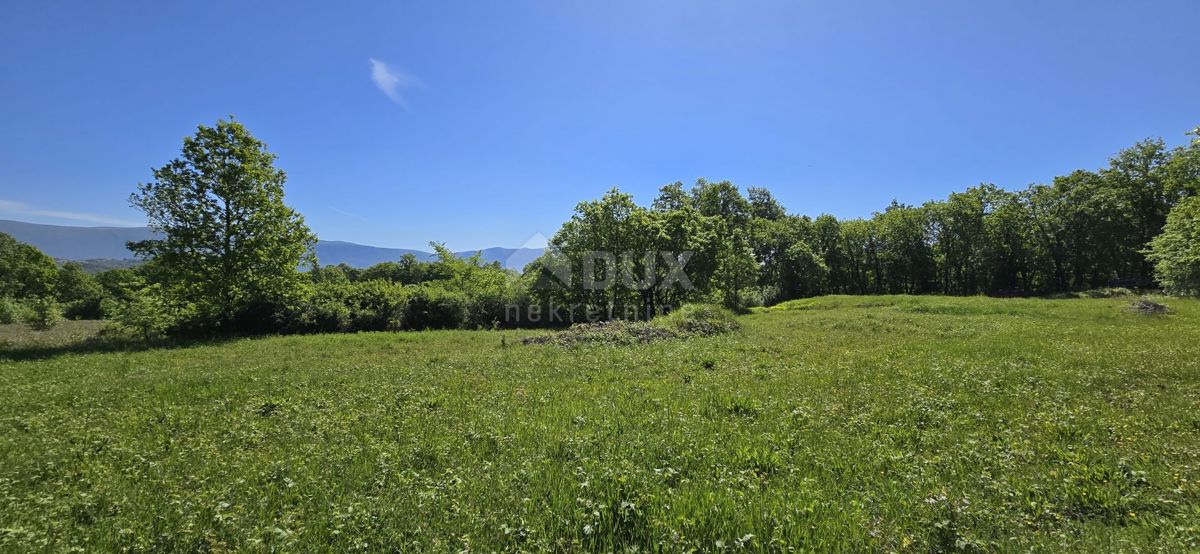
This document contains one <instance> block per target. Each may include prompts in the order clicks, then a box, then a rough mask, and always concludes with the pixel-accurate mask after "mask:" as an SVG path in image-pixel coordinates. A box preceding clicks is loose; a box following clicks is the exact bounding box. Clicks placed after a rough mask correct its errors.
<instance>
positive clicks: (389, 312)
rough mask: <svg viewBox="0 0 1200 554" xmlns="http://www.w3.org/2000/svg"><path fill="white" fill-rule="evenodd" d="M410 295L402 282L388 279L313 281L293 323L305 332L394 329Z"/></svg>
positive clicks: (400, 325)
mask: <svg viewBox="0 0 1200 554" xmlns="http://www.w3.org/2000/svg"><path fill="white" fill-rule="evenodd" d="M410 295H411V293H410V292H409V291H408V290H407V289H406V288H405V287H404V285H401V284H398V283H390V282H388V281H378V280H377V281H363V282H357V283H351V282H321V283H317V284H316V285H315V286H314V288H313V290H312V292H311V293H310V294H309V295H308V297H307V298H306V299H305V300H304V302H303V303H302V305H301V307H300V309H299V315H298V316H297V317H298V319H299V321H298V322H294V323H293V325H298V326H299V327H300V328H299V329H297V330H300V331H308V332H313V331H317V332H335V331H394V330H398V329H401V328H402V327H403V324H404V315H405V314H404V311H405V308H406V306H407V305H408V297H409V296H410Z"/></svg>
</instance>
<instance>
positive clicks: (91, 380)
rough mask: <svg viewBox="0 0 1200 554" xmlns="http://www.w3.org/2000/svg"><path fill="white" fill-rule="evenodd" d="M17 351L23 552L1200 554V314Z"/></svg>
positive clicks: (835, 304) (794, 323)
mask: <svg viewBox="0 0 1200 554" xmlns="http://www.w3.org/2000/svg"><path fill="white" fill-rule="evenodd" d="M1162 301H1163V302H1164V303H1166V304H1167V305H1169V306H1170V308H1171V310H1172V313H1171V314H1170V315H1166V316H1154V315H1144V314H1140V313H1134V312H1131V311H1129V310H1128V309H1127V306H1128V304H1129V302H1130V299H1129V298H1113V299H1070V300H1041V299H988V298H982V297H972V298H951V297H907V296H856V297H848V296H842V297H838V296H834V297H821V298H815V299H807V300H798V301H792V302H787V303H784V304H781V305H779V306H776V307H774V308H771V309H765V310H759V311H756V312H754V313H751V314H748V315H745V316H741V317H739V318H738V319H739V322H740V324H741V328H740V329H739V330H737V331H734V332H731V333H728V334H724V335H719V336H713V337H696V338H688V339H682V340H676V339H673V340H664V341H660V342H653V343H648V344H640V345H632V346H630V345H607V344H590V345H578V346H569V347H564V346H560V345H556V344H529V345H526V344H522V341H521V340H520V339H521V338H524V337H528V336H531V335H536V334H539V333H547V332H550V331H426V332H400V333H360V334H331V335H309V336H281V337H267V338H255V339H240V340H233V341H228V342H221V343H210V344H202V345H192V346H181V347H176V348H160V349H148V350H140V351H99V350H97V351H88V349H87V348H86V346H78V347H72V346H69V345H68V346H53V347H40V348H36V347H32V346H28V345H26V344H24V343H19V342H15V341H10V342H9V343H8V346H7V347H6V349H4V350H0V398H3V402H2V403H0V551H55V552H64V551H80V552H98V551H135V552H141V551H189V552H224V551H234V550H248V551H288V552H314V551H337V552H342V551H355V550H363V551H634V550H636V551H643V552H645V551H669V552H674V551H689V550H691V551H716V550H730V551H738V550H745V551H776V552H784V551H829V550H870V551H923V552H924V551H955V550H961V551H972V550H980V551H995V550H1002V551H1009V550H1020V551H1028V550H1063V549H1065V550H1075V551H1088V552H1094V551H1101V550H1103V551H1109V550H1125V551H1145V550H1164V551H1182V550H1195V549H1197V548H1200V378H1198V377H1200V302H1198V301H1195V300H1179V299H1166V300H1162Z"/></svg>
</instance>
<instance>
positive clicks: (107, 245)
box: [0, 219, 543, 271]
mask: <svg viewBox="0 0 1200 554" xmlns="http://www.w3.org/2000/svg"><path fill="white" fill-rule="evenodd" d="M0 233H7V234H9V235H11V236H12V237H13V238H15V239H17V240H19V241H21V242H24V243H27V244H31V245H33V246H35V247H37V248H38V249H39V250H41V251H42V252H45V253H46V255H48V256H50V257H52V258H56V259H59V260H70V261H78V262H85V261H86V262H87V263H86V264H84V265H85V266H89V267H106V266H111V267H121V266H127V265H129V264H131V263H133V262H130V261H129V260H133V259H134V258H133V254H132V253H131V252H130V251H129V250H128V249H127V248H125V243H126V242H130V241H139V240H147V239H151V238H154V233H153V232H152V231H151V230H150V229H149V228H148V227H72V226H65V225H43V224H40V223H26V222H24V221H12V220H6V219H0ZM316 250H317V260H318V261H320V262H321V265H337V264H342V263H344V264H346V265H349V266H352V267H368V266H372V265H375V264H377V263H380V262H394V261H397V260H399V259H400V258H401V257H402V256H404V255H405V254H412V255H414V256H416V257H417V259H418V260H421V261H430V260H433V259H434V257H435V256H434V255H433V254H432V253H431V252H426V251H424V250H411V249H408V248H382V247H378V246H366V245H363V244H355V243H353V242H343V241H340V240H322V241H317V248H316ZM542 251H543V249H542V248H501V247H492V248H485V249H482V250H480V252H482V258H483V260H484V261H485V262H487V263H491V262H496V261H498V262H500V263H501V264H502V265H504V267H507V268H509V269H515V270H518V271H520V270H521V269H523V268H524V267H525V265H526V264H528V263H529V262H532V261H533V260H535V259H537V258H538V256H541V255H542ZM475 252H476V251H475V250H467V251H463V252H455V254H456V255H458V256H462V257H468V256H473V255H475Z"/></svg>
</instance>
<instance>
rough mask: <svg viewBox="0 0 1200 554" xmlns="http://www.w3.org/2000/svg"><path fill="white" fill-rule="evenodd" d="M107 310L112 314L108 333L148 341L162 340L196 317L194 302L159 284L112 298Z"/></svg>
mask: <svg viewBox="0 0 1200 554" xmlns="http://www.w3.org/2000/svg"><path fill="white" fill-rule="evenodd" d="M104 311H105V312H106V313H107V314H108V315H109V317H110V321H109V325H108V326H107V327H106V329H105V332H106V333H107V334H108V335H111V336H124V337H132V338H136V339H140V340H145V341H157V340H162V339H164V338H166V337H167V336H168V335H169V334H171V333H172V332H175V331H178V330H179V329H181V328H184V329H186V328H187V327H188V326H189V325H192V324H193V323H192V322H194V321H195V318H196V313H195V312H196V310H195V307H194V306H191V305H189V304H186V303H180V302H179V301H178V299H176V298H173V297H171V296H169V295H167V294H165V293H164V292H163V288H162V287H161V286H160V285H157V284H154V285H149V286H147V287H145V288H142V289H140V290H137V291H133V292H130V293H129V295H128V297H127V298H125V299H123V300H110V301H109V302H108V303H107V304H106V305H105V309H104Z"/></svg>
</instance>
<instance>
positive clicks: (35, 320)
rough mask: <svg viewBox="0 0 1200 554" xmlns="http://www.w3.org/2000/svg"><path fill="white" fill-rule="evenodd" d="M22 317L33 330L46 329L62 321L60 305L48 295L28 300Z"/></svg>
mask: <svg viewBox="0 0 1200 554" xmlns="http://www.w3.org/2000/svg"><path fill="white" fill-rule="evenodd" d="M22 319H23V321H24V322H25V324H26V325H28V326H29V327H30V328H32V329H34V330H35V331H48V330H50V329H53V328H54V326H55V325H58V322H60V321H62V319H63V314H62V306H60V305H59V303H58V302H56V301H55V300H54V299H53V298H51V297H49V296H45V297H42V298H35V299H33V300H30V301H29V302H28V305H27V307H26V309H25V310H24V313H23V314H22Z"/></svg>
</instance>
